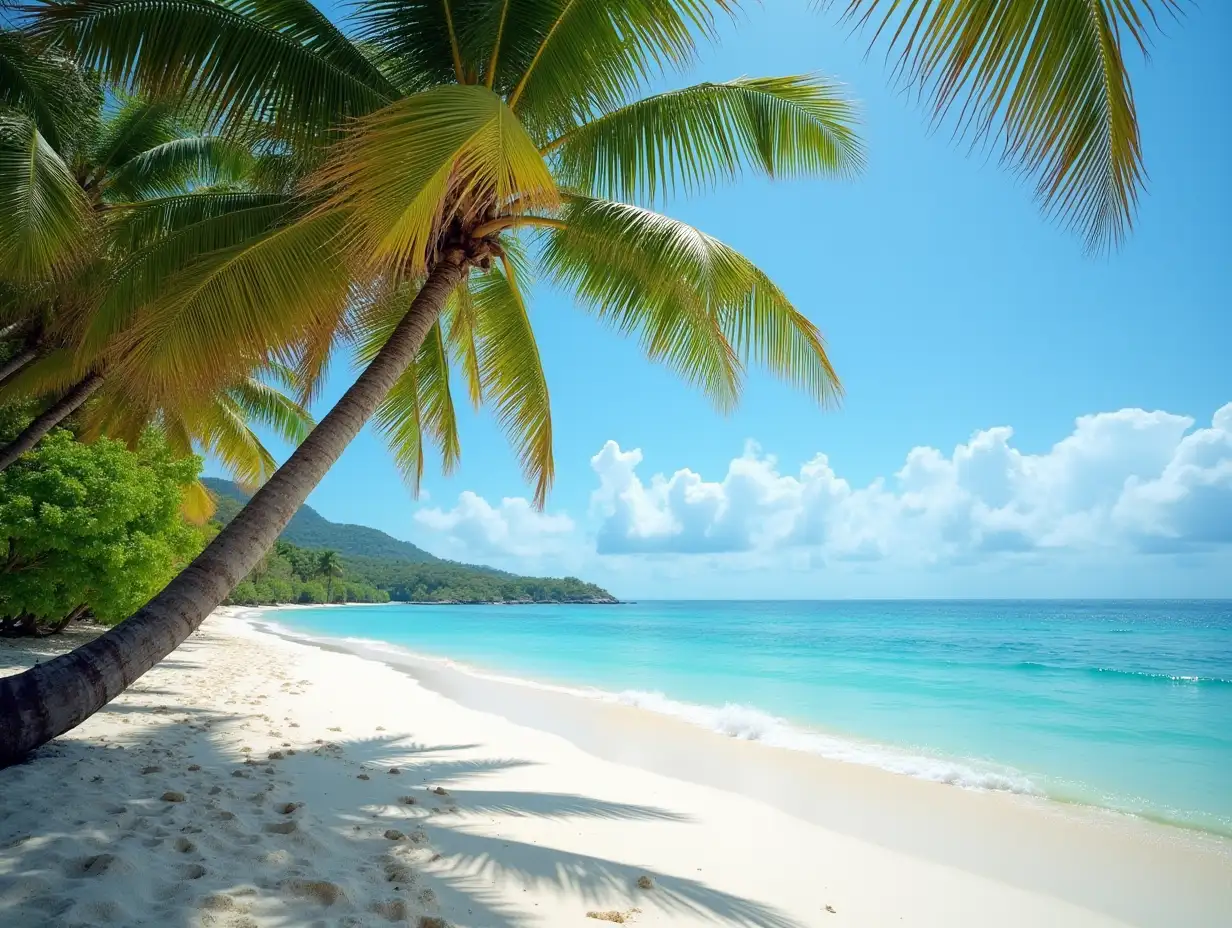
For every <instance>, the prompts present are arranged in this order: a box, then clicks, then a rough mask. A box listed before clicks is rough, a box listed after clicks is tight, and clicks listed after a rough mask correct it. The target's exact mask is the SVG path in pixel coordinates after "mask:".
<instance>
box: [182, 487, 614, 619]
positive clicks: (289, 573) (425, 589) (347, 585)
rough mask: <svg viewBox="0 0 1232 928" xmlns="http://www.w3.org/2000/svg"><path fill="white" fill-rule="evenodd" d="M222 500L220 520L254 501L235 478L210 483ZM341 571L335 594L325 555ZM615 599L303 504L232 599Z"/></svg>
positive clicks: (578, 583)
mask: <svg viewBox="0 0 1232 928" xmlns="http://www.w3.org/2000/svg"><path fill="white" fill-rule="evenodd" d="M204 482H205V483H206V485H207V486H208V487H209V489H210V492H211V493H212V494H214V496H215V499H216V510H215V513H214V519H213V524H215V525H218V526H219V527H221V526H223V525H225V524H226V523H227V522H229V521H230V520H231V519H233V518H234V517H235V515H236V513H238V512H239V511H240V510H241V509H242V508H243V506H244V504H245V503H246V502H247V501H248V500H249V499H250V498H251V496H250V494H248V493H246V492H245V491H244V490H243V489H242V488H241V487H238V486H236V485H235V484H234V483H232V482H230V481H228V480H218V479H216V478H207V479H206V480H205V481H204ZM327 554H328V555H332V557H331V560H332V561H334V562H336V564H337V567H338V569H339V570H340V571H341V575H340V576H338V581H339V582H338V584H337V585H336V586H335V587H334V589H333V591H332V592H331V590H330V588H329V585H328V581H326V582H325V583H322V579H323V577H324V573H323V561H324V558H325V555H327ZM386 599H390V600H395V601H397V602H423V603H526V602H536V603H614V602H616V598H615V597H614V596H612V595H611V594H610V593H609V592H608V591H607V590H605V589H603V588H602V587H599V586H596V585H595V584H593V583H587V582H585V581H583V580H578V579H577V578H575V577H564V578H556V577H521V576H517V575H516V574H510V573H506V572H505V571H502V570H496V569H494V568H491V567H484V566H480V565H478V564H459V563H456V562H454V561H446V560H442V559H441V558H438V557H435V556H433V555H431V554H429V553H428V552H427V551H424V550H423V549H422V548H417V547H415V545H413V544H411V543H410V542H407V541H400V540H398V539H397V538H393V537H392V536H390V535H386V534H385V533H384V532H382V531H380V530H378V529H375V528H369V527H368V526H365V525H345V524H341V523H338V522H331V521H329V520H328V519H326V518H325V517H324V516H322V515H321V514H320V513H318V512H317V511H316V510H315V509H313V508H312V507H311V506H309V505H307V504H305V505H304V506H301V507H300V509H299V511H298V512H297V513H296V514H295V517H294V518H293V519H292V520H291V522H290V523H289V524H288V525H287V527H286V528H285V529H284V530H283V532H282V535H281V536H280V537H279V539H278V541H276V542H275V543H274V549H273V551H272V552H271V553H270V554H268V555H266V557H265V558H264V559H263V560H262V562H261V563H260V564H258V566H257V568H256V569H255V570H254V571H253V572H252V573H250V574H249V575H248V576H247V577H246V578H244V580H243V582H241V583H240V584H239V586H237V587H236V588H235V589H234V590H233V591H232V593H231V595H230V596H229V597H228V598H227V602H229V603H235V604H238V605H275V604H278V603H324V602H382V601H384V600H386Z"/></svg>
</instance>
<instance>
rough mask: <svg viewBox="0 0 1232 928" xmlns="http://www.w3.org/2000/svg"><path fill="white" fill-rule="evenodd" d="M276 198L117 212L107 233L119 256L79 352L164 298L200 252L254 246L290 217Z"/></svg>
mask: <svg viewBox="0 0 1232 928" xmlns="http://www.w3.org/2000/svg"><path fill="white" fill-rule="evenodd" d="M293 209H294V204H293V202H292V201H291V200H290V199H289V198H288V197H286V196H284V195H282V194H269V193H213V192H203V193H189V194H183V195H181V196H175V197H167V198H164V199H159V200H150V201H146V202H144V203H141V204H138V205H135V206H132V207H129V208H126V209H122V210H118V211H116V213H115V218H114V219H113V222H112V226H113V235H114V240H115V241H116V242H117V244H119V245H121V246H122V247H124V248H125V250H126V252H127V257H125V258H124V259H123V260H121V261H120V262H119V264H118V265H117V266H116V268H115V269H114V270H113V272H112V274H111V276H110V279H109V280H108V282H107V285H106V288H105V290H104V292H103V293H102V296H101V298H100V300H99V302H98V304H97V307H96V308H95V310H94V311H93V312H92V314H91V316H90V318H89V320H88V321H87V323H86V325H85V326H84V327H83V329H82V331H81V333H80V335H79V337H78V343H79V346H80V350H81V352H82V353H83V354H85V355H93V354H97V353H98V352H100V351H102V350H103V348H104V346H106V345H107V344H108V343H109V342H110V340H111V339H112V338H113V337H115V336H116V335H118V334H119V333H120V332H121V331H123V330H124V329H125V328H126V327H127V326H128V325H129V324H130V323H131V322H132V321H133V318H134V316H135V314H136V313H137V312H138V311H139V310H140V309H141V308H142V307H143V306H146V305H148V304H150V303H152V302H154V301H155V300H156V299H157V298H159V296H160V295H163V294H165V293H166V291H167V288H168V282H169V281H171V280H175V279H176V277H175V275H177V274H181V273H182V272H185V271H186V269H188V268H189V267H190V266H192V265H193V264H194V263H195V262H197V261H199V260H201V259H202V256H203V255H213V257H214V259H215V260H225V258H226V257H227V256H228V255H229V254H230V252H231V250H233V249H237V248H242V247H243V246H244V245H245V244H246V243H250V244H256V243H257V242H258V241H259V240H260V239H261V237H262V236H264V235H266V234H268V233H269V232H270V231H271V230H273V229H276V228H277V227H279V226H280V225H281V224H282V222H283V221H284V220H286V219H287V218H289V217H290V216H291V215H292V214H293Z"/></svg>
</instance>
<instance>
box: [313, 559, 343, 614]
mask: <svg viewBox="0 0 1232 928" xmlns="http://www.w3.org/2000/svg"><path fill="white" fill-rule="evenodd" d="M317 574H318V575H320V576H322V577H324V578H325V601H326V602H327V603H332V602H333V601H334V579H335V578H336V577H341V576H342V561H341V559H340V558H339V557H338V552H337V551H322V552H321V553H320V555H318V557H317Z"/></svg>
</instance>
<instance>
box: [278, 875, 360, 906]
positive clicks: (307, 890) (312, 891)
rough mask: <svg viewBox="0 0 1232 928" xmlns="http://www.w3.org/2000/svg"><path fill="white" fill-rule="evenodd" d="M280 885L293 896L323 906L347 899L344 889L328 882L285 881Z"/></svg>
mask: <svg viewBox="0 0 1232 928" xmlns="http://www.w3.org/2000/svg"><path fill="white" fill-rule="evenodd" d="M278 885H279V888H280V889H282V890H283V891H284V892H286V893H289V894H290V895H292V896H298V897H300V898H301V899H311V900H313V901H314V902H318V903H320V904H321V905H333V904H334V903H335V902H337V901H338V900H339V899H345V898H346V894H345V893H344V892H343V891H342V887H341V886H339V885H338V884H337V883H331V882H329V881H328V880H283V881H282V882H281V883H280V884H278Z"/></svg>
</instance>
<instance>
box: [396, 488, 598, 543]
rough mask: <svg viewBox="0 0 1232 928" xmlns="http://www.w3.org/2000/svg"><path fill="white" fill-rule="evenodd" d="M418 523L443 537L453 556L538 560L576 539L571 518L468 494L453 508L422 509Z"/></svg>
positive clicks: (515, 500)
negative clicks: (489, 500)
mask: <svg viewBox="0 0 1232 928" xmlns="http://www.w3.org/2000/svg"><path fill="white" fill-rule="evenodd" d="M415 521H416V522H419V523H420V524H421V525H423V526H425V527H427V528H429V529H431V530H433V531H435V532H438V533H440V534H441V535H442V536H444V541H445V542H446V543H447V544H448V545H449V546H450V548H451V549H452V551H451V553H453V554H455V555H457V556H466V557H479V556H484V557H489V556H496V557H505V556H509V557H538V556H542V555H545V554H551V553H553V552H556V551H559V550H560V549H561V548H562V546H564V545H566V544H567V542H568V539H570V538H571V537H572V536H573V531H574V525H573V520H572V519H570V518H569V516H567V515H565V514H563V513H561V514H551V513H546V512H536V511H535V509H534V507H533V506H531V504H530V503H529V502H528V501H527V500H525V499H523V498H521V497H506V498H505V499H502V500H501V502H500V505H499V506H493V505H492V504H490V503H489V502H488V501H487V500H485V499H484V498H483V497H482V496H478V495H477V494H475V493H472V492H471V491H470V490H466V491H464V492H463V493H462V494H460V495H459V496H458V504H457V505H456V506H454V508H453V509H450V510H444V509H420V510H419V511H418V512H416V513H415Z"/></svg>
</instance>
